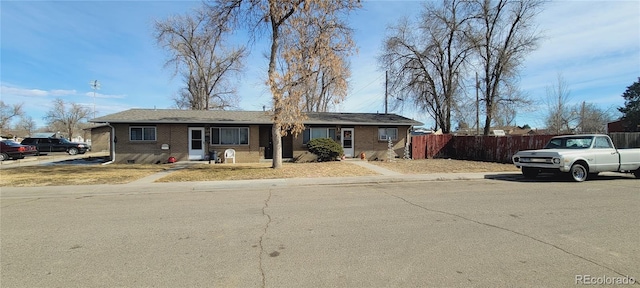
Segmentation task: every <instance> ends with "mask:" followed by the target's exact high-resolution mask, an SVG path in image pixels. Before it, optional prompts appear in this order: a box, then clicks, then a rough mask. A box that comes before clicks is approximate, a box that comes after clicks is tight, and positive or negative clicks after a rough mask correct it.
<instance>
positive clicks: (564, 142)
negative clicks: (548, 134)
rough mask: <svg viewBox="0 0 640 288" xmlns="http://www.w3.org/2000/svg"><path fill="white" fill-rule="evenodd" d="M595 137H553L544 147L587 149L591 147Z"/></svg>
mask: <svg viewBox="0 0 640 288" xmlns="http://www.w3.org/2000/svg"><path fill="white" fill-rule="evenodd" d="M592 141H593V137H591V136H589V137H562V138H553V139H551V140H550V141H549V143H547V146H544V149H586V148H589V147H591V142H592Z"/></svg>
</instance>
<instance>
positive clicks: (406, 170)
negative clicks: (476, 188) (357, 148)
mask: <svg viewBox="0 0 640 288" xmlns="http://www.w3.org/2000/svg"><path fill="white" fill-rule="evenodd" d="M369 163H371V164H375V165H378V166H380V167H383V168H386V169H389V170H393V171H396V172H400V173H402V174H428V173H464V172H471V173H473V172H518V171H520V170H519V169H518V168H516V166H514V165H513V164H501V163H492V162H479V161H466V160H449V159H421V160H396V161H392V162H379V161H370V162H369Z"/></svg>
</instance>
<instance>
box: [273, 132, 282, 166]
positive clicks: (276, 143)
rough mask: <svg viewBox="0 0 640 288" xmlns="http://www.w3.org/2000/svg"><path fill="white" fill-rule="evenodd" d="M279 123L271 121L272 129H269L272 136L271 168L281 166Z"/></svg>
mask: <svg viewBox="0 0 640 288" xmlns="http://www.w3.org/2000/svg"><path fill="white" fill-rule="evenodd" d="M280 130H281V129H280V123H278V122H277V121H276V122H275V123H273V129H272V130H271V136H272V138H273V140H272V142H273V162H272V164H271V168H274V169H280V168H282V136H281V134H280Z"/></svg>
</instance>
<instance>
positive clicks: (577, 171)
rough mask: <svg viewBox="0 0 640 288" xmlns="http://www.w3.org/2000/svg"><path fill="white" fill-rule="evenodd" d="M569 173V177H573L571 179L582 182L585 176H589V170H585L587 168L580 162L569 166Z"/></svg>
mask: <svg viewBox="0 0 640 288" xmlns="http://www.w3.org/2000/svg"><path fill="white" fill-rule="evenodd" d="M569 173H570V174H571V179H573V181H576V182H582V181H584V180H587V177H588V176H589V172H588V171H587V168H585V167H584V166H582V164H577V163H576V164H573V166H571V171H569Z"/></svg>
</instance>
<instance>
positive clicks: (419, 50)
mask: <svg viewBox="0 0 640 288" xmlns="http://www.w3.org/2000/svg"><path fill="white" fill-rule="evenodd" d="M470 8H471V7H470V6H469V4H468V1H458V0H445V1H443V3H442V5H439V4H437V3H435V2H427V4H426V5H425V7H424V9H425V10H424V11H423V13H422V14H421V17H420V20H419V22H416V23H411V22H409V21H408V20H407V19H404V20H402V21H400V23H398V24H397V25H396V26H394V27H391V28H390V30H391V31H392V32H391V36H389V37H387V38H386V39H385V40H384V48H383V49H384V51H383V54H382V56H381V57H380V62H381V66H382V67H383V68H384V69H386V70H388V71H389V72H390V73H389V74H390V75H391V77H390V81H389V83H390V86H391V90H392V91H395V93H397V94H400V95H408V97H409V98H411V99H412V100H413V102H414V103H415V104H416V105H417V106H418V107H420V109H421V110H423V111H425V112H426V113H427V114H429V115H430V116H431V117H432V118H433V119H434V120H435V122H436V129H438V128H441V129H442V131H443V132H444V133H449V132H450V131H451V115H452V111H453V109H454V103H455V102H456V100H457V97H458V96H459V95H460V94H461V93H460V91H461V90H462V89H460V87H461V81H460V75H461V74H462V73H463V72H464V71H465V65H467V64H468V63H467V58H468V56H469V55H470V53H471V52H472V49H473V45H472V44H473V43H471V42H469V41H468V40H469V38H468V37H467V34H468V33H469V32H470V30H469V29H470V27H471V26H470V22H471V21H472V20H473V16H475V15H474V14H473V13H472V12H473V11H472V10H470ZM403 100H404V99H403Z"/></svg>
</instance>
